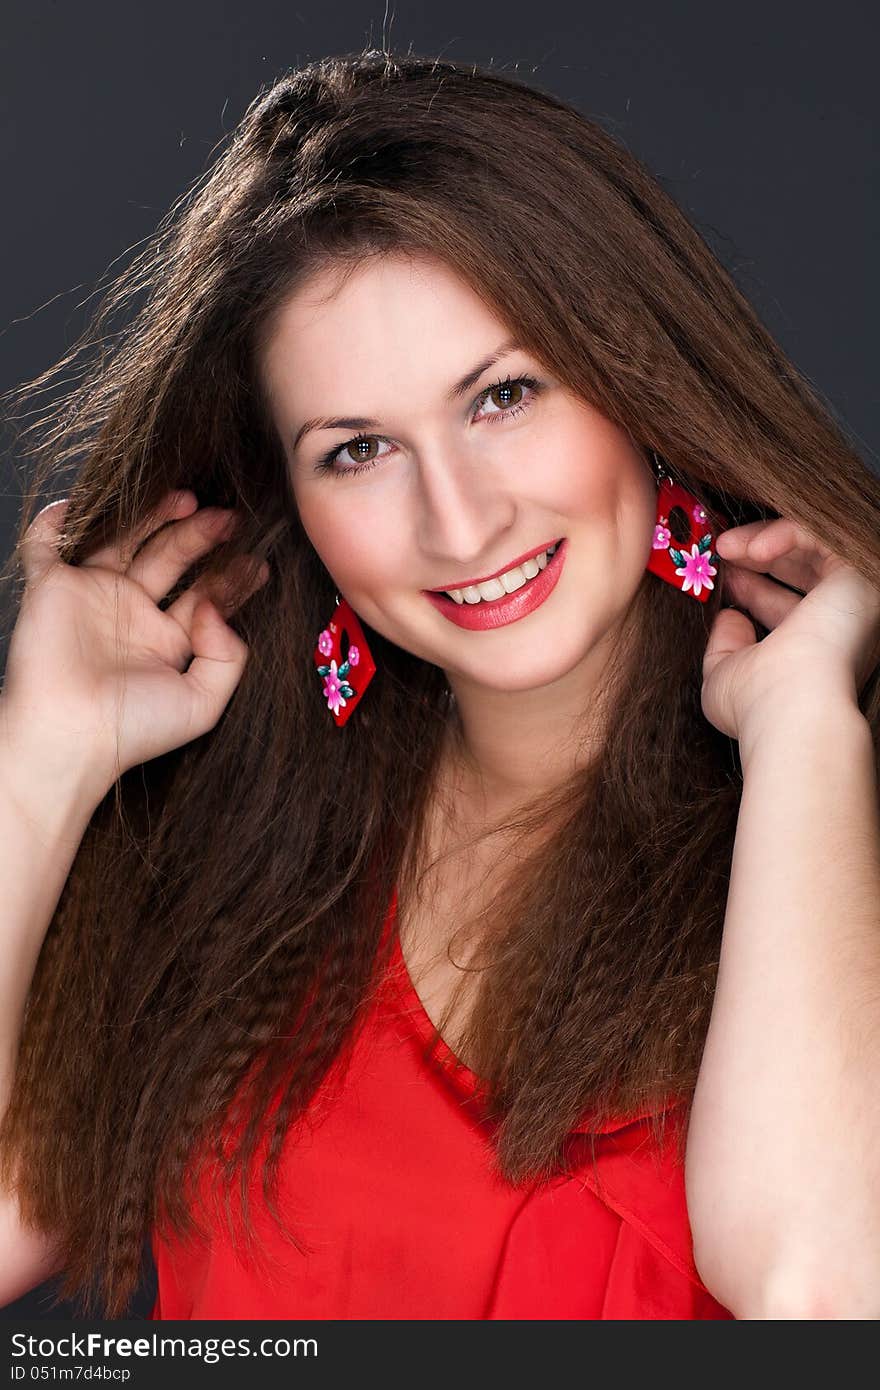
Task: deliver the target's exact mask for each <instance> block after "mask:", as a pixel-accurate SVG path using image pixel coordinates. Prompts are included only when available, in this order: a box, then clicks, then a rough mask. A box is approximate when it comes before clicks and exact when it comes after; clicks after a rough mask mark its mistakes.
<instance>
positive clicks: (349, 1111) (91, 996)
mask: <svg viewBox="0 0 880 1390" xmlns="http://www.w3.org/2000/svg"><path fill="white" fill-rule="evenodd" d="M141 291H145V292H146V293H145V298H144V302H143V304H142V305H141V306H140V307H139V308H138V310H137V312H136V313H129V314H128V319H129V321H128V322H127V323H126V325H125V326H124V327H123V328H122V329H121V330H120V332H119V334H118V341H117V342H116V343H115V344H114V346H113V347H112V349H108V350H105V351H104V352H103V353H102V354H101V355H100V356H99V357H98V358H97V359H96V361H95V363H94V364H93V365H92V366H91V367H90V368H89V369H88V370H86V371H85V372H84V373H83V378H82V381H81V382H80V384H79V385H78V387H77V388H76V389H74V390H73V391H72V392H71V393H70V394H69V396H68V397H67V399H66V401H65V402H64V403H63V404H62V405H58V406H55V407H53V409H52V411H51V412H49V413H48V415H47V417H46V421H47V425H46V427H45V428H44V429H43V430H42V432H40V433H39V439H38V442H37V443H36V444H35V445H34V449H33V452H34V454H35V456H36V458H37V463H38V468H37V472H36V483H35V486H34V489H33V491H32V493H31V495H30V496H29V499H28V505H26V507H25V510H24V515H23V518H22V523H21V532H20V535H19V546H18V553H19V554H20V557H21V561H22V564H23V567H24V570H25V577H26V581H27V587H26V590H25V595H24V600H23V602H22V606H21V613H20V614H19V618H18V622H17V625H16V630H15V632H14V634H13V641H12V645H11V649H10V657H9V665H8V670H7V680H6V686H5V688H4V692H3V697H2V704H3V713H4V716H5V722H4V725H3V727H4V729H5V735H4V737H5V752H6V761H5V763H2V764H0V767H5V779H4V782H5V785H6V788H7V792H8V804H9V805H12V806H14V807H16V808H17V810H18V815H17V818H16V820H15V822H14V826H13V825H12V822H10V833H9V837H8V839H7V843H8V844H10V845H12V844H13V840H14V837H15V836H16V835H17V836H19V837H22V836H25V835H26V834H31V835H32V833H33V831H32V829H31V830H29V831H25V830H23V829H22V828H21V827H22V826H23V825H24V824H27V825H28V826H29V827H31V828H32V827H33V826H34V825H36V827H37V829H38V830H40V829H42V830H43V831H44V832H45V831H47V830H50V831H51V833H50V834H48V835H47V834H45V833H44V835H43V843H45V842H46V841H47V840H48V841H50V842H51V843H52V844H53V845H56V846H58V845H60V844H62V843H63V844H64V845H66V846H68V848H69V861H65V860H64V855H63V853H62V851H61V850H60V848H56V850H55V853H54V857H53V858H52V859H51V872H50V871H49V870H48V869H47V867H46V861H44V860H40V859H39V856H38V853H37V851H36V850H35V849H34V840H33V838H31V839H28V840H27V842H26V844H24V845H19V849H18V851H17V853H18V858H17V860H16V863H17V864H18V865H19V866H21V865H23V864H30V865H32V866H33V865H37V864H39V865H40V866H41V868H40V872H39V873H38V872H37V870H36V868H34V870H33V881H34V883H35V884H36V883H39V885H40V886H39V893H40V894H42V898H41V899H40V901H41V902H42V903H43V907H44V911H43V913H42V916H41V915H40V912H38V911H37V910H36V908H35V906H34V904H35V902H36V900H37V889H36V888H35V889H34V893H33V895H32V896H31V898H29V899H28V902H27V904H26V905H25V907H22V908H21V913H22V916H23V917H24V918H26V919H27V921H28V923H30V925H29V927H28V928H27V930H25V929H20V931H19V937H18V938H17V939H26V941H27V943H28V945H29V949H30V952H31V955H32V957H33V961H34V962H36V965H35V969H34V971H33V980H32V983H31V984H30V991H29V995H28V1008H27V1012H26V1015H25V1016H24V1019H23V1024H22V1028H21V1048H20V1053H19V1055H18V1061H17V1065H16V1068H15V1072H14V1077H13V1076H12V1075H10V1084H9V1102H8V1107H7V1110H6V1114H5V1117H4V1121H3V1128H2V1135H0V1138H2V1148H0V1153H2V1159H3V1163H4V1169H3V1172H4V1180H5V1182H6V1183H7V1185H8V1187H9V1189H10V1191H14V1193H15V1201H16V1204H17V1205H16V1208H15V1213H14V1214H15V1220H16V1221H17V1222H18V1225H14V1226H13V1225H12V1224H11V1225H10V1229H14V1231H15V1233H16V1234H15V1239H16V1240H19V1241H20V1242H23V1241H24V1234H23V1233H24V1232H25V1231H26V1230H27V1231H30V1232H35V1231H38V1232H39V1233H40V1236H39V1240H38V1243H37V1251H38V1254H39V1256H40V1258H41V1259H42V1260H43V1261H44V1262H43V1263H42V1264H41V1265H40V1266H39V1268H40V1272H41V1274H42V1275H45V1273H46V1272H47V1271H48V1269H49V1268H50V1267H51V1268H57V1269H63V1270H64V1273H65V1279H64V1283H63V1286H62V1293H63V1294H64V1295H65V1296H74V1295H77V1296H80V1297H81V1298H82V1299H83V1300H84V1301H85V1306H86V1307H87V1308H88V1309H89V1310H90V1311H91V1310H93V1309H94V1308H100V1309H101V1310H102V1311H103V1312H104V1313H105V1314H106V1315H107V1316H111V1317H114V1316H119V1315H121V1314H122V1313H123V1312H124V1310H125V1308H126V1306H127V1301H128V1299H129V1298H130V1296H131V1294H132V1292H133V1290H134V1289H135V1287H136V1284H137V1280H138V1276H139V1272H140V1268H141V1257H142V1244H143V1240H144V1237H145V1235H149V1237H150V1239H151V1242H152V1247H153V1252H154V1255H155V1258H156V1262H157V1267H158V1273H159V1289H158V1298H157V1301H156V1306H155V1308H154V1310H153V1315H154V1316H155V1317H328V1318H329V1317H348V1318H363V1317H369V1318H376V1317H388V1318H407V1317H413V1318H422V1317H443V1318H511V1317H519V1318H534V1317H549V1318H564V1317H565V1318H567V1317H574V1318H621V1317H623V1318H725V1317H774V1316H786V1317H788V1316H794V1317H819V1316H829V1315H830V1316H844V1317H850V1316H855V1317H860V1316H877V1315H878V1314H880V1279H878V1275H880V1240H878V1235H880V1216H878V1211H877V1203H876V1197H875V1195H874V1194H875V1193H876V1188H877V1182H876V1180H877V1177H878V1176H880V1174H878V1171H877V1169H878V1161H877V1158H876V1154H877V1153H878V1151H880V1145H878V1143H877V1140H878V1139H880V1122H878V1120H877V1117H876V1113H875V1110H876V1108H875V1107H873V1106H872V1105H870V1104H869V1103H868V1102H869V1100H870V1099H872V1098H873V1093H874V1078H875V1076H876V1063H877V1052H878V1041H877V1039H878V1028H877V1023H878V1008H877V999H878V991H877V985H878V982H880V964H878V960H877V926H878V923H877V903H878V885H880V868H878V839H880V831H878V819H877V792H876V743H875V740H876V734H877V729H878V715H880V695H878V677H877V670H876V667H877V660H878V656H880V650H878V640H880V555H878V544H877V537H878V525H877V523H878V517H880V487H878V482H877V479H876V478H875V477H874V476H873V475H872V474H871V473H870V472H869V471H868V470H867V469H866V467H865V465H864V464H863V463H862V462H861V460H860V459H859V458H858V456H857V455H856V454H855V452H854V451H853V450H852V448H851V447H850V446H849V445H848V444H847V442H846V441H845V440H844V439H843V437H842V435H841V432H840V431H839V429H838V428H837V427H836V426H835V424H834V422H833V421H832V419H831V418H830V416H829V413H828V411H827V410H826V409H825V408H824V407H823V405H822V403H821V402H820V401H819V400H818V399H817V397H816V395H815V394H814V393H813V392H812V391H811V390H810V389H809V388H808V386H807V385H806V384H805V383H804V382H803V380H802V379H801V378H800V377H799V376H798V374H797V372H796V371H795V369H794V368H793V367H792V365H791V364H790V363H789V362H788V361H787V359H786V358H785V356H784V354H783V353H782V351H781V350H780V348H779V347H778V346H777V344H776V343H775V342H774V341H773V339H772V338H771V336H770V335H769V334H768V333H767V331H766V330H765V329H764V328H763V327H762V325H761V324H760V323H759V321H758V320H757V318H756V316H755V314H754V312H753V311H752V309H751V308H750V307H749V305H748V304H747V302H746V301H745V299H744V298H743V297H742V295H740V293H739V292H738V290H737V289H736V287H735V286H734V284H733V283H732V281H731V279H730V277H729V276H728V275H727V274H726V273H725V271H724V270H723V268H722V267H721V266H720V265H719V264H718V262H717V261H716V260H715V258H714V257H713V255H712V254H711V252H710V251H709V250H708V249H707V247H706V245H705V244H704V242H703V241H702V239H701V238H700V236H699V235H698V234H697V232H696V231H695V230H694V228H693V227H692V226H691V225H690V224H689V222H688V221H687V219H686V218H685V217H684V215H683V214H682V212H681V211H680V210H679V209H678V208H677V207H676V206H675V204H674V203H673V202H672V201H671V200H670V199H669V197H667V196H666V194H665V193H664V192H663V191H662V189H661V188H659V187H658V185H657V183H656V182H655V181H654V180H653V179H652V178H650V177H649V175H648V174H647V173H646V172H645V171H644V170H643V169H642V168H641V167H640V166H639V165H638V163H637V162H636V161H635V160H634V158H633V157H632V156H631V155H630V154H629V153H628V152H627V151H626V150H624V149H623V148H622V147H621V146H620V145H618V144H617V143H616V142H615V141H614V140H612V139H611V138H610V137H609V136H608V135H607V134H606V133H605V132H604V131H603V130H602V129H601V128H599V127H598V126H597V125H595V124H594V123H592V122H590V121H588V120H585V119H584V118H583V117H582V116H581V115H580V114H579V113H578V112H576V111H574V110H573V109H571V108H570V107H568V106H566V105H565V104H564V103H562V102H560V101H558V100H556V99H555V98H552V97H550V96H547V95H545V94H543V93H540V92H538V91H536V90H533V89H531V88H529V87H526V86H523V85H520V84H519V83H517V82H514V81H511V80H509V79H507V78H503V77H500V76H498V75H497V74H494V73H492V72H489V71H485V70H484V71H480V70H479V69H472V68H470V67H469V68H468V69H467V70H465V69H463V68H459V67H457V66H456V65H455V64H452V63H441V62H433V61H425V60H421V59H418V58H413V57H411V56H407V57H392V56H389V55H386V54H377V53H372V52H369V53H365V54H362V55H358V56H348V57H343V58H332V59H327V60H324V61H321V62H318V63H314V64H312V65H310V66H308V67H306V68H303V69H301V70H300V71H298V72H294V73H293V74H291V75H289V76H286V77H284V78H283V79H282V80H280V81H279V82H278V83H277V84H276V85H275V86H274V87H273V88H272V89H271V90H270V91H269V92H268V93H266V94H264V95H261V96H260V98H259V99H258V100H256V101H255V102H254V104H253V105H252V107H251V108H250V109H249V110H248V112H247V113H246V115H245V117H244V119H243V121H242V123H241V124H240V126H239V127H238V129H237V130H236V132H235V134H234V136H233V138H232V139H231V141H230V143H229V147H228V149H227V150H226V151H225V152H224V153H223V154H222V156H221V157H220V159H219V160H218V162H217V164H216V166H215V167H214V168H213V169H212V171H211V172H210V174H209V175H208V176H207V177H206V179H205V181H204V184H203V186H202V187H201V188H199V189H196V190H194V191H193V193H192V195H191V197H189V198H187V199H184V200H183V201H182V203H181V206H180V208H179V210H178V214H177V216H176V217H169V218H168V219H167V220H166V223H165V224H164V225H163V226H162V227H161V228H160V232H159V234H158V235H157V237H156V238H155V240H154V242H153V243H152V245H151V247H150V248H149V249H148V251H147V252H145V253H143V254H142V255H141V256H140V257H139V258H138V260H137V262H136V263H135V265H134V266H133V267H132V268H131V270H130V271H129V272H127V273H126V274H125V275H124V276H123V277H122V278H121V280H120V282H119V284H118V285H117V287H116V288H115V290H114V291H113V292H112V293H111V294H110V295H109V297H108V301H107V307H106V309H105V311H104V313H103V314H102V315H101V316H100V318H99V319H98V320H97V322H96V324H95V327H94V331H93V335H92V338H90V339H88V340H87V341H95V342H97V341H99V335H100V334H102V333H103V332H104V331H106V329H107V327H108V326H109V323H110V319H111V315H112V313H113V312H115V311H116V310H117V309H119V310H123V311H129V310H130V309H131V308H132V300H133V299H134V297H135V294H137V293H140V292H141ZM70 365H71V364H70V362H69V361H67V362H65V363H63V364H61V366H60V367H59V369H58V370H59V371H60V370H62V368H63V369H64V370H65V371H67V370H69V368H70ZM69 470H70V471H72V477H71V479H70V481H68V476H69ZM47 482H49V483H51V484H52V485H53V486H55V487H56V488H57V490H59V491H64V492H65V493H66V498H65V500H64V502H62V503H61V504H60V505H58V506H55V507H50V508H47V509H44V510H43V511H42V512H40V514H39V516H38V517H37V518H36V520H34V521H33V523H31V512H32V506H33V502H34V500H35V497H36V495H37V493H38V490H39V488H40V486H42V485H44V484H45V483H47ZM722 533H723V534H722ZM720 557H723V558H720ZM499 576H500V578H499ZM725 598H726V599H727V600H728V602H732V604H733V605H734V606H728V607H725V606H724V599H725ZM208 599H210V600H212V601H211V602H208V601H207V600H208ZM48 653H51V654H53V660H52V662H51V664H50V666H49V668H48V674H47V654H48ZM190 663H191V664H190ZM233 692H234V698H233ZM49 788H54V794H53V795H52V796H50V795H49ZM110 791H113V792H114V796H113V797H111V796H110V795H109V792H110ZM50 805H51V806H52V807H55V808H56V809H55V810H54V811H53V813H52V815H53V817H54V818H53V819H51V821H50V819H49V811H48V809H47V808H48V807H49V806H50ZM59 806H60V807H61V808H62V809H61V810H58V809H57V808H58V807H59ZM22 812H24V815H22V814H21V813H22ZM16 827H17V828H16ZM12 852H13V851H12V849H10V851H9V853H10V854H11V853H12ZM68 868H69V873H68ZM23 874H24V870H23V869H22V868H21V867H19V881H21V882H23V881H24V879H23V877H22V875H23ZM56 887H57V894H56V891H55V889H56ZM56 897H57V903H56ZM49 899H51V901H49ZM841 900H842V901H841ZM841 908H842V911H841ZM37 920H39V926H36V925H34V923H36V922H37ZM44 933H45V943H44V942H43V934H44ZM37 957H39V958H38V959H37ZM23 959H24V960H25V961H26V962H27V960H28V956H27V952H26V951H22V952H21V953H20V954H19V956H18V957H17V963H16V979H18V980H19V981H20V992H19V995H15V994H14V993H13V987H12V985H11V984H9V985H7V995H8V996H10V997H12V998H13V999H14V1000H16V1001H18V1002H19V1004H20V1005H21V1008H23V1005H24V991H25V990H26V988H27V985H28V983H29V982H30V975H31V972H30V969H29V968H28V969H22V960H23ZM20 1011H21V1010H20V1009H19V1010H18V1011H13V1015H14V1016H16V1017H18V1014H19V1013H20ZM710 1025H711V1026H710ZM18 1037H19V1034H18V1031H16V1033H15V1036H14V1038H10V1039H9V1048H8V1051H9V1053H10V1055H14V1046H15V1044H16V1043H17V1041H18ZM817 1197H818V1200H817ZM10 1239H11V1240H12V1239H13V1237H10ZM28 1239H32V1240H34V1239H37V1238H36V1237H33V1236H29V1237H28ZM39 1241H43V1242H44V1244H42V1245H40V1244H39ZM50 1241H52V1242H53V1243H52V1246H51V1249H52V1251H53V1252H54V1253H53V1254H52V1255H51V1256H50V1255H49V1253H48V1250H49V1244H48V1242H50ZM16 1248H17V1249H19V1250H20V1251H23V1250H24V1244H23V1243H20V1244H19V1245H18V1246H17V1247H16ZM33 1248H34V1247H33V1246H29V1247H28V1249H29V1250H31V1251H32V1250H33ZM35 1258H36V1257H35ZM21 1259H22V1260H23V1261H24V1260H25V1256H24V1255H22V1256H21ZM34 1268H36V1263H35V1264H34Z"/></svg>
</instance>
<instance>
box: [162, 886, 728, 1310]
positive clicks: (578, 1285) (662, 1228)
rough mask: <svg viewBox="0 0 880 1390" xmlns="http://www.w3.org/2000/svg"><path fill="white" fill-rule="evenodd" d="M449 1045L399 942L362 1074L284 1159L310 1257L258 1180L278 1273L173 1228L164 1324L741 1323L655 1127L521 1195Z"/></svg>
mask: <svg viewBox="0 0 880 1390" xmlns="http://www.w3.org/2000/svg"><path fill="white" fill-rule="evenodd" d="M396 905H397V895H396V893H395V895H394V897H393V898H392V902H391V905H390V908H389V912H388V916H387V918H386V923H385V930H386V932H387V931H388V930H389V929H390V928H391V925H392V923H393V919H394V914H395V911H396ZM432 1037H433V1025H432V1023H431V1020H430V1018H429V1017H428V1015H427V1013H426V1012H425V1009H424V1006H423V1004H422V1002H421V1000H420V999H419V996H418V994H417V993H416V990H415V988H414V986H413V984H412V981H411V979H410V977H409V974H408V972H407V970H406V965H405V962H404V959H403V955H402V952H401V949H400V943H399V941H396V942H395V947H394V957H393V960H392V962H391V965H390V968H389V970H388V972H387V974H386V976H385V977H384V978H383V980H382V981H381V982H380V985H379V988H378V990H377V992H376V997H375V999H374V1001H373V1002H372V1004H371V1006H370V1009H369V1013H368V1015H367V1017H366V1019H365V1023H364V1027H363V1029H362V1031H361V1033H360V1034H359V1036H358V1037H357V1039H356V1041H355V1044H354V1048H353V1051H352V1053H351V1056H350V1059H349V1061H348V1062H347V1064H346V1065H345V1066H344V1067H340V1066H337V1065H334V1067H333V1068H331V1071H330V1072H329V1073H328V1075H327V1076H326V1077H325V1079H324V1081H323V1082H322V1085H321V1087H320V1088H319V1090H318V1092H317V1093H316V1095H315V1097H314V1098H313V1100H312V1102H311V1104H310V1106H309V1107H308V1109H307V1111H306V1113H305V1114H304V1115H303V1116H302V1117H301V1118H300V1120H298V1121H296V1122H294V1124H293V1125H292V1126H291V1130H290V1133H289V1135H288V1138H287V1139H286V1141H285V1148H284V1152H283V1157H282V1165H281V1186H280V1189H279V1203H280V1205H281V1209H282V1211H283V1214H284V1218H285V1221H286V1222H287V1223H289V1224H290V1225H292V1226H293V1229H294V1231H295V1232H296V1234H297V1237H298V1238H300V1239H301V1241H303V1240H304V1241H305V1242H307V1244H308V1247H309V1248H308V1250H307V1251H306V1252H305V1253H301V1252H300V1251H298V1250H297V1249H296V1248H295V1247H294V1246H292V1245H290V1244H288V1243H287V1242H285V1241H284V1240H283V1239H282V1238H281V1237H280V1236H279V1235H278V1234H277V1230H276V1227H275V1226H274V1223H273V1222H272V1219H271V1217H270V1215H269V1213H268V1212H266V1210H265V1207H264V1206H263V1205H262V1203H261V1201H260V1200H259V1198H260V1195H261V1194H260V1183H259V1179H257V1180H256V1181H255V1183H254V1184H253V1185H252V1187H251V1193H252V1194H253V1197H252V1207H251V1211H252V1218H253V1221H254V1225H255V1227H256V1229H257V1231H258V1232H259V1234H260V1236H261V1238H262V1239H263V1240H264V1241H265V1242H266V1244H267V1246H268V1247H269V1250H270V1252H271V1254H272V1255H273V1256H274V1257H275V1262H274V1263H273V1265H272V1269H274V1270H275V1271H277V1272H276V1273H274V1274H271V1273H270V1274H269V1275H268V1276H267V1273H266V1270H265V1268H264V1269H261V1270H259V1271H257V1270H251V1269H249V1268H248V1267H246V1266H245V1265H243V1264H242V1263H241V1262H240V1261H239V1259H238V1257H237V1256H236V1254H235V1252H234V1250H233V1247H232V1245H231V1242H230V1239H229V1236H228V1234H227V1232H226V1230H225V1229H224V1228H223V1227H222V1226H221V1225H220V1224H218V1223H215V1224H213V1225H212V1231H211V1234H212V1240H211V1244H210V1246H209V1247H206V1246H205V1245H204V1244H203V1243H199V1242H195V1241H193V1242H186V1243H182V1242H180V1241H179V1240H178V1238H177V1237H174V1236H173V1235H172V1234H171V1233H170V1232H166V1231H164V1229H163V1228H162V1227H161V1225H157V1226H156V1227H155V1228H154V1230H153V1233H152V1243H153V1253H154V1257H155V1261H156V1268H157V1274H158V1293H157V1297H156V1302H155V1304H154V1307H153V1310H152V1313H151V1317H152V1318H156V1319H161V1318H168V1319H174V1318H230V1319H257V1318H270V1319H271V1318H285V1319H297V1320H299V1319H303V1320H308V1319H310V1318H315V1319H331V1318H340V1319H386V1320H398V1319H484V1318H486V1319H514V1318H516V1319H536V1318H541V1319H655V1318H656V1319H660V1318H663V1319H677V1320H690V1319H702V1318H711V1319H727V1318H731V1317H732V1316H733V1314H732V1313H730V1312H728V1310H727V1309H725V1308H723V1307H722V1306H721V1304H720V1303H718V1302H717V1301H716V1300H715V1299H714V1298H713V1297H712V1295H711V1294H710V1293H709V1292H708V1290H707V1289H706V1287H705V1285H704V1284H703V1283H702V1282H701V1281H700V1278H699V1275H698V1274H697V1271H696V1268H695V1266H694V1261H693V1250H692V1244H691V1232H690V1226H689V1223H688V1216H687V1208H686V1204H685V1190H684V1173H683V1169H682V1166H681V1164H680V1163H677V1162H674V1161H673V1159H672V1155H671V1149H670V1148H669V1147H668V1146H667V1145H666V1144H664V1145H663V1146H662V1147H660V1148H658V1147H657V1145H656V1144H655V1143H653V1142H652V1141H651V1138H650V1134H649V1132H648V1130H647V1125H646V1123H645V1117H644V1115H635V1116H629V1117H626V1116H624V1117H621V1118H620V1119H619V1120H615V1121H614V1122H613V1123H612V1124H609V1125H608V1126H606V1128H605V1129H604V1130H603V1131H602V1133H601V1134H600V1135H599V1137H598V1139H597V1140H596V1145H595V1159H596V1164H595V1169H594V1166H593V1160H592V1156H591V1146H590V1141H589V1139H588V1137H587V1135H586V1129H587V1126H586V1124H585V1125H584V1127H583V1130H584V1133H582V1134H581V1133H579V1131H578V1130H574V1131H572V1134H571V1136H570V1138H569V1140H568V1143H569V1144H571V1145H574V1146H576V1147H575V1148H574V1149H573V1150H572V1152H574V1153H576V1154H577V1155H578V1159H577V1164H576V1166H575V1167H574V1168H573V1173H572V1175H570V1176H560V1177H559V1178H558V1179H556V1180H554V1181H553V1183H552V1184H551V1185H549V1186H546V1185H545V1186H544V1187H543V1188H540V1189H539V1188H538V1187H537V1185H535V1186H534V1187H533V1186H532V1185H528V1186H525V1187H519V1188H517V1187H513V1186H511V1185H510V1184H508V1183H506V1182H505V1181H503V1180H502V1179H501V1178H500V1177H499V1176H498V1175H497V1174H496V1173H494V1172H493V1171H492V1167H491V1163H490V1159H491V1145H490V1138H489V1136H490V1128H489V1126H488V1124H487V1122H486V1120H485V1119H484V1118H483V1117H482V1115H481V1099H480V1097H479V1095H478V1094H477V1092H478V1090H479V1079H478V1077H477V1076H476V1075H475V1074H474V1073H473V1072H472V1071H470V1069H469V1068H467V1067H465V1066H464V1065H463V1064H462V1063H460V1062H459V1061H458V1059H457V1058H456V1057H455V1055H454V1054H453V1052H452V1051H451V1049H450V1048H448V1047H447V1046H446V1045H445V1044H444V1043H443V1042H442V1040H441V1041H439V1042H438V1043H437V1044H436V1045H435V1047H434V1049H433V1052H432V1053H431V1054H430V1055H427V1049H426V1044H427V1043H428V1042H429V1041H430V1040H431V1038H432ZM294 1139H295V1142H292V1140H294ZM581 1151H582V1154H583V1162H582V1163H581V1162H580V1153H581ZM597 1175H598V1177H597Z"/></svg>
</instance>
